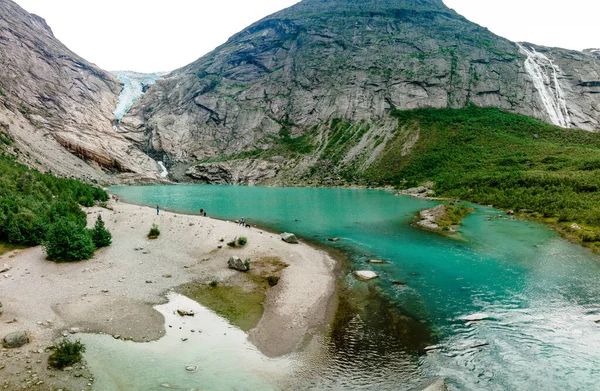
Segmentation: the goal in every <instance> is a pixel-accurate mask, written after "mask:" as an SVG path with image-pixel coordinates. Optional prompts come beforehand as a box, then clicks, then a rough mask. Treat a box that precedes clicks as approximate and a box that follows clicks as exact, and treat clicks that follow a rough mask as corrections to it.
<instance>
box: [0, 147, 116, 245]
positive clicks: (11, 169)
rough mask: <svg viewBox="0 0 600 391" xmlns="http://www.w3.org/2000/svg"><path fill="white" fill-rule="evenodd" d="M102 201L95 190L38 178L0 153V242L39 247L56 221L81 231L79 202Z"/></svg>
mask: <svg viewBox="0 0 600 391" xmlns="http://www.w3.org/2000/svg"><path fill="white" fill-rule="evenodd" d="M102 200H108V194H106V192H105V191H104V190H102V189H101V188H99V187H93V186H90V185H87V184H84V183H82V182H79V181H75V180H70V179H62V178H56V177H54V176H52V175H48V174H42V173H40V172H38V171H35V170H32V169H29V168H27V167H25V166H23V165H21V164H19V163H17V162H16V161H15V160H14V158H13V157H11V156H9V155H3V154H2V152H1V151H0V241H3V242H7V243H10V244H13V245H23V246H36V245H39V244H41V243H43V242H44V241H46V239H47V235H48V231H49V228H50V227H51V226H52V224H54V223H55V222H56V221H58V220H69V221H72V222H74V223H76V224H78V225H81V226H82V227H85V225H86V214H85V213H84V212H83V211H82V210H81V207H80V205H79V202H81V203H82V204H85V205H93V204H94V201H102Z"/></svg>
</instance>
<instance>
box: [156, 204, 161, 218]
mask: <svg viewBox="0 0 600 391" xmlns="http://www.w3.org/2000/svg"><path fill="white" fill-rule="evenodd" d="M159 213H160V207H159V206H158V205H156V215H157V216H158V215H159Z"/></svg>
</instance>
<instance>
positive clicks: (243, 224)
mask: <svg viewBox="0 0 600 391" xmlns="http://www.w3.org/2000/svg"><path fill="white" fill-rule="evenodd" d="M240 225H241V226H242V227H243V226H245V225H246V222H245V221H244V218H243V217H242V218H241V219H240Z"/></svg>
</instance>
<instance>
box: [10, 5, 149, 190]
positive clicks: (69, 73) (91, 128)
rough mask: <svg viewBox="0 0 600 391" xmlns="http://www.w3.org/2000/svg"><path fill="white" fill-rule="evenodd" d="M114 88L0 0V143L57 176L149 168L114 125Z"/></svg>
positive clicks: (31, 18)
mask: <svg viewBox="0 0 600 391" xmlns="http://www.w3.org/2000/svg"><path fill="white" fill-rule="evenodd" d="M120 91H121V87H120V84H119V82H118V81H117V80H116V79H115V78H114V77H113V76H111V75H110V74H108V73H106V72H104V71H103V70H101V69H99V68H98V67H96V66H95V65H93V64H90V63H88V62H87V61H85V60H84V59H82V58H81V57H79V56H77V55H76V54H75V53H73V52H71V51H70V50H69V49H67V48H66V47H65V46H64V45H63V44H62V43H60V42H59V41H58V40H57V39H56V38H55V37H54V35H53V33H52V30H51V29H50V27H49V26H48V25H47V24H46V22H45V21H44V19H42V18H40V17H39V16H36V15H32V14H29V13H28V12H26V11H25V10H23V9H22V8H21V7H19V6H18V5H17V4H15V3H14V2H12V1H10V0H0V132H1V133H2V134H3V135H4V137H5V138H7V139H8V140H10V141H9V143H8V144H10V145H8V146H6V145H5V144H7V143H4V144H3V143H0V147H4V148H6V149H7V150H8V152H10V153H12V154H15V155H17V156H19V158H20V160H21V161H22V162H24V163H26V164H28V165H30V166H33V167H35V168H37V169H39V170H42V171H44V170H52V171H53V172H54V173H57V174H60V175H63V176H73V175H75V176H79V177H90V178H96V179H105V178H106V176H105V175H104V174H103V172H102V171H106V172H135V173H153V172H155V171H156V170H157V167H156V163H155V162H154V161H153V160H152V159H150V158H149V157H148V156H147V155H145V154H144V153H142V152H141V151H140V150H139V149H138V148H135V147H133V146H132V144H131V143H130V142H129V141H128V140H127V139H125V138H124V137H123V136H121V135H120V134H118V133H117V132H116V131H115V129H113V121H114V116H113V114H112V112H113V110H114V109H115V106H116V103H117V97H118V95H119V92H120ZM99 169H100V170H99Z"/></svg>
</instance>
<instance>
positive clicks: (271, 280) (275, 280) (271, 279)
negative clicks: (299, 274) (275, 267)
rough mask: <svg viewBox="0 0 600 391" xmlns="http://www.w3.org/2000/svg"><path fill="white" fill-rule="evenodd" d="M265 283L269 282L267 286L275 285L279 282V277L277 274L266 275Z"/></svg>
mask: <svg viewBox="0 0 600 391" xmlns="http://www.w3.org/2000/svg"><path fill="white" fill-rule="evenodd" d="M267 283H268V284H269V286H275V285H277V284H278V283H279V277H278V276H268V277H267Z"/></svg>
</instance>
